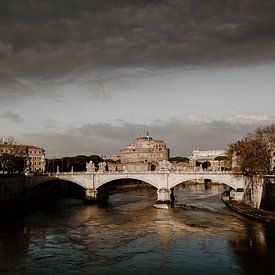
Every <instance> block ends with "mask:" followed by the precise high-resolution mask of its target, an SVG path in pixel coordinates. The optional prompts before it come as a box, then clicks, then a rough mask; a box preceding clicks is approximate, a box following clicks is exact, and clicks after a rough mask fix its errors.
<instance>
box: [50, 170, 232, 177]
mask: <svg viewBox="0 0 275 275" xmlns="http://www.w3.org/2000/svg"><path fill="white" fill-rule="evenodd" d="M92 174H95V175H96V174H98V175H100V174H104V175H121V174H133V175H134V174H144V175H149V174H150V175H159V174H179V175H180V174H185V175H188V174H189V175H204V174H208V175H215V174H216V175H233V174H236V173H235V172H232V171H207V170H200V171H190V170H188V171H143V172H139V171H115V172H111V171H104V172H99V171H97V172H85V171H83V172H60V173H48V176H66V175H68V176H69V175H92Z"/></svg>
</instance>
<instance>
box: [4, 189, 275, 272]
mask: <svg viewBox="0 0 275 275" xmlns="http://www.w3.org/2000/svg"><path fill="white" fill-rule="evenodd" d="M223 191H224V187H223V185H213V186H212V187H211V188H210V189H207V190H205V187H204V185H198V184H193V185H190V184H189V185H186V186H185V185H182V186H180V187H179V188H177V189H176V190H175V198H176V201H175V206H174V208H172V209H155V208H153V207H152V205H153V204H154V203H155V200H156V190H155V189H149V188H148V189H147V188H142V189H137V190H129V191H127V190H117V191H112V192H111V193H110V195H109V199H108V203H106V204H99V205H96V204H95V205H84V204H83V203H82V202H81V201H80V200H58V201H55V202H52V203H51V204H50V205H48V206H47V207H45V208H44V209H43V211H41V210H40V211H37V212H35V213H33V214H31V215H29V216H27V217H25V218H24V219H23V220H21V221H20V222H18V223H16V224H13V225H11V224H9V225H5V226H1V229H0V263H1V265H0V272H1V273H7V274H22V273H27V274H56V273H64V274H84V273H85V274H87V273H88V274H126V273H131V274H150V273H151V274H272V271H274V270H275V264H274V260H273V259H274V257H275V237H274V234H273V232H274V227H273V226H271V225H266V224H263V223H260V222H256V221H253V220H250V219H247V218H245V217H242V216H239V215H238V214H235V213H234V212H232V211H231V210H230V209H227V208H226V207H225V206H224V204H223V203H222V201H221V200H220V193H221V192H223Z"/></svg>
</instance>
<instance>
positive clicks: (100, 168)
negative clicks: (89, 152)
mask: <svg viewBox="0 0 275 275" xmlns="http://www.w3.org/2000/svg"><path fill="white" fill-rule="evenodd" d="M105 171H106V162H105V161H104V162H99V164H98V172H105Z"/></svg>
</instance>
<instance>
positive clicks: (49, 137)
mask: <svg viewBox="0 0 275 275" xmlns="http://www.w3.org/2000/svg"><path fill="white" fill-rule="evenodd" d="M240 117H241V116H240V115H239V117H238V118H237V117H236V120H235V121H234V120H233V118H231V120H230V121H229V122H228V121H227V119H226V118H225V119H223V120H213V119H208V120H206V119H205V118H203V117H195V116H190V115H187V116H183V117H175V118H172V119H171V120H169V121H167V122H164V121H158V122H155V123H152V124H150V125H148V126H147V127H146V128H147V129H148V130H149V131H150V134H151V135H152V136H153V137H154V138H156V139H164V140H165V141H166V142H167V144H168V146H169V147H170V148H171V155H172V156H176V155H189V154H191V152H192V150H193V149H201V150H207V149H223V148H226V146H227V145H228V144H229V143H232V142H235V141H237V140H238V139H240V138H242V137H244V136H245V135H246V134H247V133H249V132H252V131H253V130H254V129H255V128H256V127H257V126H258V125H262V124H270V123H272V122H273V123H274V121H275V118H274V117H262V116H259V118H258V120H257V119H256V118H255V117H254V119H253V120H250V121H248V120H242V119H241V118H240ZM245 117H247V116H245V115H244V118H245ZM237 119H238V120H239V121H237ZM245 119H246V118H245ZM142 133H143V125H139V124H132V123H129V122H125V121H116V122H115V124H110V123H101V124H86V125H83V126H80V127H75V128H73V129H70V131H66V132H62V133H52V134H49V133H45V134H26V135H25V136H23V137H21V140H22V141H23V142H27V143H34V144H37V143H38V145H43V146H44V147H45V148H46V149H47V153H48V155H51V156H52V155H54V154H55V155H60V156H62V155H63V156H65V155H78V154H86V155H89V154H109V153H114V154H118V153H119V149H120V148H121V147H122V146H124V145H126V144H129V142H130V140H132V139H135V138H136V137H138V136H140V134H142Z"/></svg>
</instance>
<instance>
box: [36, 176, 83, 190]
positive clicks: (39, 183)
mask: <svg viewBox="0 0 275 275" xmlns="http://www.w3.org/2000/svg"><path fill="white" fill-rule="evenodd" d="M56 180H61V181H66V182H69V183H73V184H75V185H77V186H79V187H81V188H82V189H85V186H83V184H82V183H81V181H78V180H76V179H75V178H73V179H72V178H63V177H62V178H60V177H43V178H39V179H37V180H36V181H34V182H33V183H32V185H33V187H36V186H39V185H41V184H45V183H46V182H53V181H56Z"/></svg>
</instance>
